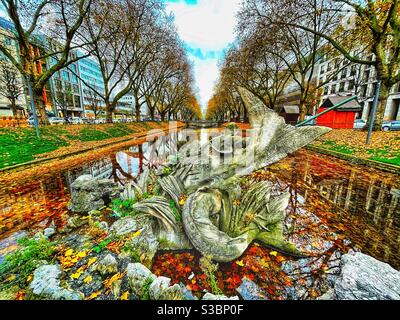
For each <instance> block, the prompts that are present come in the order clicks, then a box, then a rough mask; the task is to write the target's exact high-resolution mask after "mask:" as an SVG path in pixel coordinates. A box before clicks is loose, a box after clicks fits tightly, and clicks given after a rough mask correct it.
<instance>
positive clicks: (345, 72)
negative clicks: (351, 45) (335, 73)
mask: <svg viewBox="0 0 400 320" xmlns="http://www.w3.org/2000/svg"><path fill="white" fill-rule="evenodd" d="M346 75H347V69H343V70H342V75H341V77H340V78H341V79H344V78H346Z"/></svg>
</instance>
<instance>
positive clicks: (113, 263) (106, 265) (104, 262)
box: [93, 253, 118, 276]
mask: <svg viewBox="0 0 400 320" xmlns="http://www.w3.org/2000/svg"><path fill="white" fill-rule="evenodd" d="M93 269H94V270H96V271H98V272H99V273H100V274H101V275H102V276H106V275H109V274H114V273H116V272H118V261H117V259H116V258H115V257H114V256H113V255H112V254H110V253H109V254H107V255H106V256H105V257H104V258H103V259H101V260H100V261H98V262H97V263H96V264H95V265H94V267H93Z"/></svg>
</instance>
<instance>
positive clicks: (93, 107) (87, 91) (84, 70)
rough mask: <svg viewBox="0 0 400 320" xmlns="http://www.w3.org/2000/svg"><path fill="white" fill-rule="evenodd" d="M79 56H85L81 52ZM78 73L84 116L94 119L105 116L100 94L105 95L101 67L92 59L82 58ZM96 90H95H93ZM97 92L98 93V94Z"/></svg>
mask: <svg viewBox="0 0 400 320" xmlns="http://www.w3.org/2000/svg"><path fill="white" fill-rule="evenodd" d="M77 54H78V56H81V57H82V56H83V54H82V53H81V52H77ZM77 65H78V72H79V75H80V79H81V81H80V82H79V83H80V86H81V92H82V105H83V107H84V116H85V117H88V118H94V117H95V113H96V116H99V115H100V116H102V115H104V114H105V111H104V107H105V104H104V101H103V99H102V98H101V97H100V95H99V94H98V93H100V94H104V80H103V76H102V73H101V70H100V65H99V63H98V62H96V61H95V60H94V59H92V58H88V57H85V58H82V59H80V60H78V62H77ZM93 89H95V90H93ZM96 91H97V92H96Z"/></svg>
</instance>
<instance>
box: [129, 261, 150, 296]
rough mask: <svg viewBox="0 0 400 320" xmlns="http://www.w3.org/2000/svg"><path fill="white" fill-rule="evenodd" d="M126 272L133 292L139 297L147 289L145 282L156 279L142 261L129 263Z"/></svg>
mask: <svg viewBox="0 0 400 320" xmlns="http://www.w3.org/2000/svg"><path fill="white" fill-rule="evenodd" d="M126 272H127V278H128V282H129V286H130V287H131V289H132V292H133V293H134V294H135V295H136V296H138V297H141V296H143V295H144V294H145V290H147V288H145V284H146V283H147V282H150V281H151V282H152V281H154V280H155V279H156V276H155V275H154V274H152V273H151V271H150V270H149V269H147V268H146V267H145V266H144V265H142V264H141V263H130V264H128V267H127V268H126Z"/></svg>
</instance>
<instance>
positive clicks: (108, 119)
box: [106, 102, 114, 123]
mask: <svg viewBox="0 0 400 320" xmlns="http://www.w3.org/2000/svg"><path fill="white" fill-rule="evenodd" d="M113 112H114V106H113V104H111V103H109V102H106V122H107V123H113Z"/></svg>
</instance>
